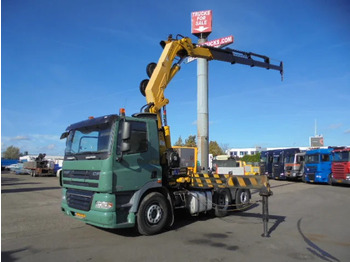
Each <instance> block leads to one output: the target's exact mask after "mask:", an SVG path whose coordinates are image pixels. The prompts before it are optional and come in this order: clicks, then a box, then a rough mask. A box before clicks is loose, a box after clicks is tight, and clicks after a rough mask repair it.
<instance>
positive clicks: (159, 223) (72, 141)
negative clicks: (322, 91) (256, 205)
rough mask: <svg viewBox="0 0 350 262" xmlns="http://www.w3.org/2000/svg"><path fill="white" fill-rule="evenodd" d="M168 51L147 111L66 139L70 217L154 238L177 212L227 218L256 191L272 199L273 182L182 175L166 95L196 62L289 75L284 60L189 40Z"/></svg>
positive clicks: (149, 85)
mask: <svg viewBox="0 0 350 262" xmlns="http://www.w3.org/2000/svg"><path fill="white" fill-rule="evenodd" d="M161 46H162V47H163V51H162V54H161V56H160V58H159V61H158V63H150V64H149V65H148V66H147V69H146V72H147V75H148V76H149V79H145V80H143V81H142V82H141V84H140V91H141V93H142V95H144V96H145V97H146V101H147V104H146V105H145V106H144V107H142V110H141V112H140V113H136V114H133V115H131V116H127V115H126V113H125V110H123V109H122V110H121V111H120V113H119V114H111V115H105V116H101V117H96V118H93V117H91V118H90V119H86V120H83V121H80V122H77V123H74V124H71V125H69V126H68V128H67V129H66V131H65V132H64V133H63V134H62V136H61V138H62V139H64V138H66V149H65V156H64V162H63V167H62V175H61V176H60V183H61V186H62V202H61V209H62V212H63V213H64V214H65V215H67V216H69V217H72V218H74V219H78V220H81V221H83V222H85V223H87V224H91V225H94V226H97V227H102V228H129V227H136V228H137V230H138V231H139V233H140V234H143V235H152V234H157V233H159V232H161V231H162V230H164V229H165V228H167V227H170V226H171V225H172V224H173V223H174V219H175V217H174V210H175V209H179V208H183V209H187V210H188V212H189V213H190V214H192V215H198V214H199V213H201V212H209V211H211V210H213V212H214V213H215V214H216V215H217V216H224V215H226V214H227V212H228V210H229V208H230V207H231V205H235V206H236V207H242V206H244V205H246V204H248V203H249V196H250V191H249V190H250V189H253V188H254V189H259V190H260V191H261V195H262V196H263V198H266V197H267V196H269V195H270V194H271V191H270V188H269V185H268V181H267V178H266V176H233V175H230V174H212V173H198V172H197V173H194V174H190V173H189V172H182V170H181V168H183V167H180V163H181V161H180V156H179V154H178V152H177V151H176V150H175V149H173V148H172V147H171V140H170V127H169V126H168V124H167V116H166V108H165V106H166V105H167V104H168V103H169V99H167V98H165V95H164V90H165V88H166V87H167V85H168V83H169V82H170V81H171V79H172V78H173V77H174V76H175V74H176V73H177V72H178V71H179V70H180V64H181V63H182V61H184V59H185V58H186V57H188V56H191V57H197V58H204V59H207V60H219V61H225V62H229V63H231V64H235V63H238V64H245V65H250V66H255V67H262V68H266V69H273V70H278V71H280V72H281V74H282V73H283V64H282V62H281V63H280V64H279V65H274V64H271V63H270V59H269V58H268V57H266V56H262V55H257V54H254V53H251V52H242V51H238V50H233V49H225V50H222V49H218V48H213V47H206V46H198V45H196V44H193V43H192V41H191V39H190V38H187V37H182V36H178V37H177V38H176V39H173V38H172V37H171V36H170V37H169V38H168V39H167V40H166V41H162V42H161ZM263 203H264V202H263ZM265 207H267V205H265ZM265 209H266V210H267V208H264V207H263V210H265ZM264 217H265V218H266V219H265V221H267V217H266V216H264ZM265 225H266V227H267V224H266V223H265ZM265 232H266V230H265Z"/></svg>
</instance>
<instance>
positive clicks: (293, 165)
mask: <svg viewBox="0 0 350 262" xmlns="http://www.w3.org/2000/svg"><path fill="white" fill-rule="evenodd" d="M304 165H305V152H300V153H296V154H294V155H292V154H291V155H289V156H288V157H287V158H286V162H285V164H284V173H285V174H286V178H287V179H290V180H302V181H304V180H305V175H304Z"/></svg>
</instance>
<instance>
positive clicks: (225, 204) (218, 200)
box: [214, 189, 232, 217]
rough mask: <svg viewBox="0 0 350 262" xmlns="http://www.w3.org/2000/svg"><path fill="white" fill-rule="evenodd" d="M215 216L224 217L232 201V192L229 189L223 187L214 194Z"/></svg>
mask: <svg viewBox="0 0 350 262" xmlns="http://www.w3.org/2000/svg"><path fill="white" fill-rule="evenodd" d="M214 203H215V216H217V217H224V216H226V215H227V213H228V209H229V207H230V205H231V203H232V197H231V192H230V190H228V189H221V190H220V191H218V192H217V193H215V195H214Z"/></svg>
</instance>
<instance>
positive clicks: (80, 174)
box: [63, 170, 100, 180]
mask: <svg viewBox="0 0 350 262" xmlns="http://www.w3.org/2000/svg"><path fill="white" fill-rule="evenodd" d="M63 177H64V178H78V179H91V180H99V179H100V171H95V170H63Z"/></svg>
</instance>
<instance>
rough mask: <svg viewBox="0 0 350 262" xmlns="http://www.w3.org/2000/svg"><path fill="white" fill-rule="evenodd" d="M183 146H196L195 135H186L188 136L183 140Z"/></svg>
mask: <svg viewBox="0 0 350 262" xmlns="http://www.w3.org/2000/svg"><path fill="white" fill-rule="evenodd" d="M185 146H188V147H196V146H197V143H196V136H191V135H190V136H188V138H187V139H186V140H185Z"/></svg>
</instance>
